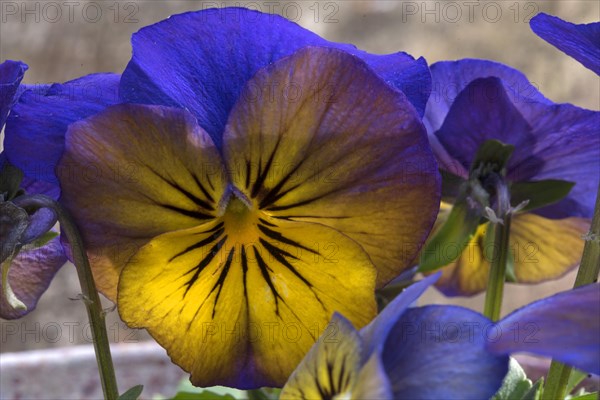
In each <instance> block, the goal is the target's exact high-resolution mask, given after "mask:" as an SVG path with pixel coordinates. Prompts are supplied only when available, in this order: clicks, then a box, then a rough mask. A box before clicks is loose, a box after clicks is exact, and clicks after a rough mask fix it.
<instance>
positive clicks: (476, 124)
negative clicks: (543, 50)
mask: <svg viewBox="0 0 600 400" xmlns="http://www.w3.org/2000/svg"><path fill="white" fill-rule="evenodd" d="M435 136H436V137H437V139H438V140H439V141H440V143H441V144H442V145H443V146H444V148H445V149H446V150H447V151H448V153H449V154H450V155H451V156H452V157H453V158H454V159H455V160H457V161H458V162H460V164H461V165H462V166H463V167H464V168H465V169H466V170H469V168H470V167H471V163H472V161H473V158H474V157H475V154H476V153H477V150H478V149H479V147H480V146H481V145H482V144H483V143H484V142H485V141H487V140H489V139H496V140H500V141H501V142H503V143H508V144H512V145H514V146H515V151H514V153H513V155H512V157H511V159H510V161H509V165H508V170H509V177H511V178H516V179H515V180H529V179H530V178H531V176H533V175H534V173H535V171H536V170H538V169H540V168H541V160H537V159H533V158H532V157H531V152H532V149H533V146H534V144H535V142H536V138H535V137H534V136H533V133H532V130H531V127H530V126H529V124H528V123H527V121H526V120H525V119H524V118H523V116H522V115H521V113H520V112H519V111H518V110H517V108H516V107H515V106H514V105H513V103H512V102H511V101H510V98H509V95H508V93H507V91H506V90H505V86H504V85H503V84H502V81H501V80H500V79H499V78H495V77H492V78H478V79H475V80H474V81H472V82H471V83H469V84H468V85H467V86H466V87H465V88H464V90H463V91H461V92H460V93H459V95H458V97H457V98H456V100H455V101H454V103H453V104H452V106H451V107H450V110H449V111H448V114H447V116H446V119H445V120H444V123H443V125H442V126H441V127H440V129H439V130H438V131H437V132H435ZM524 163H525V164H526V165H527V167H528V168H521V169H520V170H519V172H522V174H521V175H520V176H518V177H513V176H511V175H510V172H511V170H512V168H511V167H512V166H515V165H522V164H524Z"/></svg>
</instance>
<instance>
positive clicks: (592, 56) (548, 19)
mask: <svg viewBox="0 0 600 400" xmlns="http://www.w3.org/2000/svg"><path fill="white" fill-rule="evenodd" d="M529 25H530V26H531V29H532V30H533V31H534V32H535V33H536V34H537V35H538V36H539V37H541V38H542V39H544V40H545V41H547V42H548V43H550V44H551V45H553V46H555V47H556V48H558V49H559V50H560V51H562V52H564V53H565V54H567V55H569V56H571V57H573V58H574V59H576V60H577V61H579V62H580V63H582V64H583V65H584V66H585V67H587V68H589V69H591V70H592V71H594V72H595V73H596V74H598V75H600V22H593V23H590V24H573V23H570V22H567V21H563V20H562V19H560V18H558V17H555V16H553V15H548V14H545V13H540V14H538V15H536V16H535V17H533V18H532V19H531V21H529Z"/></svg>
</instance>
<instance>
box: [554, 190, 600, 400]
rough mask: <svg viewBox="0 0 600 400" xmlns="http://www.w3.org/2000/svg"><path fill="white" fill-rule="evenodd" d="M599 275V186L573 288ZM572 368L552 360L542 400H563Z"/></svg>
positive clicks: (592, 281) (594, 279)
mask: <svg viewBox="0 0 600 400" xmlns="http://www.w3.org/2000/svg"><path fill="white" fill-rule="evenodd" d="M599 273H600V186H598V193H597V194H596V209H595V211H594V217H593V219H592V225H591V227H590V231H589V233H588V234H587V235H586V238H585V245H584V247H583V255H582V256H581V264H580V265H579V270H578V271H577V277H576V278H575V284H574V285H573V287H579V286H583V285H588V284H590V283H594V282H597V281H598V274H599ZM571 370H572V368H571V367H569V366H567V365H564V364H563V363H561V362H558V361H555V360H552V364H550V370H549V371H548V376H547V377H546V387H545V388H544V393H543V395H542V399H544V400H554V399H564V398H565V396H566V395H567V393H566V391H567V383H568V382H569V376H570V375H571Z"/></svg>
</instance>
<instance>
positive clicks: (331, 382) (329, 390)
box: [281, 314, 364, 400]
mask: <svg viewBox="0 0 600 400" xmlns="http://www.w3.org/2000/svg"><path fill="white" fill-rule="evenodd" d="M362 352H363V349H362V342H361V338H360V335H359V334H358V332H357V331H356V329H354V327H353V326H352V324H351V323H350V322H349V321H348V320H346V319H345V318H344V317H342V316H341V315H338V314H335V315H334V316H333V318H332V320H331V323H330V324H329V326H328V328H327V329H326V330H325V333H324V334H323V336H321V337H320V338H319V341H318V342H317V343H316V344H315V345H314V346H313V347H312V348H311V349H310V351H309V352H308V354H307V355H306V357H305V358H304V360H302V362H301V363H300V365H298V368H296V370H295V371H294V373H293V374H292V376H290V379H289V380H288V382H287V383H286V384H285V386H284V388H283V390H282V392H281V399H290V400H292V399H299V400H300V399H323V400H325V399H331V398H335V396H339V398H340V399H342V398H347V399H350V398H353V397H351V395H352V389H353V388H354V386H355V385H356V383H357V381H358V379H359V375H360V370H359V369H360V367H361V365H362V364H363V362H364V360H363V354H362Z"/></svg>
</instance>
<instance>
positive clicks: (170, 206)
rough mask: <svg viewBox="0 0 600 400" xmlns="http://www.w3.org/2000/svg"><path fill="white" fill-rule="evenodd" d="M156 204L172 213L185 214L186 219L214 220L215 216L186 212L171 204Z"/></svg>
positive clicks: (198, 212) (191, 211)
mask: <svg viewBox="0 0 600 400" xmlns="http://www.w3.org/2000/svg"><path fill="white" fill-rule="evenodd" d="M156 204H158V205H159V206H161V207H163V208H166V209H168V210H171V211H175V212H178V213H180V214H183V215H185V216H186V217H190V218H195V219H202V220H205V219H213V218H214V216H212V215H210V214H205V213H203V212H200V211H193V210H186V209H185V208H181V207H177V206H173V205H170V204H161V203H156Z"/></svg>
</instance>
